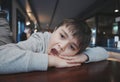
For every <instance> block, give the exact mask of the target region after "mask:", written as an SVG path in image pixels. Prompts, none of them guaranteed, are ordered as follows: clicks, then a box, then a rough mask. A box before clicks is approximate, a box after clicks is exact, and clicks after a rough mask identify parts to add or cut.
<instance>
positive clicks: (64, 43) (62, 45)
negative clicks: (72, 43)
mask: <svg viewBox="0 0 120 82" xmlns="http://www.w3.org/2000/svg"><path fill="white" fill-rule="evenodd" d="M67 45H68V42H67V41H66V42H61V43H60V45H59V47H60V49H61V50H62V51H64V50H65V49H66V47H67Z"/></svg>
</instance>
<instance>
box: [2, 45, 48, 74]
mask: <svg viewBox="0 0 120 82" xmlns="http://www.w3.org/2000/svg"><path fill="white" fill-rule="evenodd" d="M47 67H48V55H47V54H40V53H34V52H31V51H28V50H21V49H19V48H17V47H15V45H13V44H11V45H5V46H2V47H0V74H8V73H19V72H29V71H38V70H39V71H42V70H47Z"/></svg>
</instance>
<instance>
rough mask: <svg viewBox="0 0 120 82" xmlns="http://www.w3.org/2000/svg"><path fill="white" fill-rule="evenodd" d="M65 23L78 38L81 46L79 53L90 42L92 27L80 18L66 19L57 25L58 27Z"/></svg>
mask: <svg viewBox="0 0 120 82" xmlns="http://www.w3.org/2000/svg"><path fill="white" fill-rule="evenodd" d="M63 25H66V27H68V29H69V31H70V32H71V33H72V36H74V37H75V38H76V39H77V41H78V44H79V48H80V50H79V52H78V53H81V52H82V51H84V50H85V49H86V47H88V45H89V43H90V39H91V29H90V27H88V25H87V24H86V23H85V22H84V21H82V20H78V19H65V20H63V21H62V22H61V23H60V24H59V25H58V26H57V28H59V27H60V26H63ZM78 53H77V54H78Z"/></svg>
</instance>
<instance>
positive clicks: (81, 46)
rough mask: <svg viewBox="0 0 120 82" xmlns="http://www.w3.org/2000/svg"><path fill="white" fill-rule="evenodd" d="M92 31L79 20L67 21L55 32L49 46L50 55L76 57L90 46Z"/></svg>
mask: <svg viewBox="0 0 120 82" xmlns="http://www.w3.org/2000/svg"><path fill="white" fill-rule="evenodd" d="M90 39H91V30H90V28H89V27H88V26H87V24H86V23H85V22H83V21H80V20H77V19H65V20H63V21H62V22H61V23H60V24H59V25H58V26H57V27H56V29H55V30H54V32H53V33H52V35H51V38H50V42H49V45H48V54H52V55H70V56H71V55H76V54H78V53H81V52H82V51H83V50H85V48H86V47H87V46H88V45H89V42H90Z"/></svg>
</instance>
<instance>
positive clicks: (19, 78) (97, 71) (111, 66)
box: [0, 60, 120, 82]
mask: <svg viewBox="0 0 120 82" xmlns="http://www.w3.org/2000/svg"><path fill="white" fill-rule="evenodd" d="M0 82H120V62H116V61H107V60H106V61H101V62H96V63H87V64H83V65H82V66H78V67H71V68H59V69H58V68H49V69H48V71H44V72H40V71H39V72H38V71H37V72H29V73H18V74H6V75H0Z"/></svg>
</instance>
